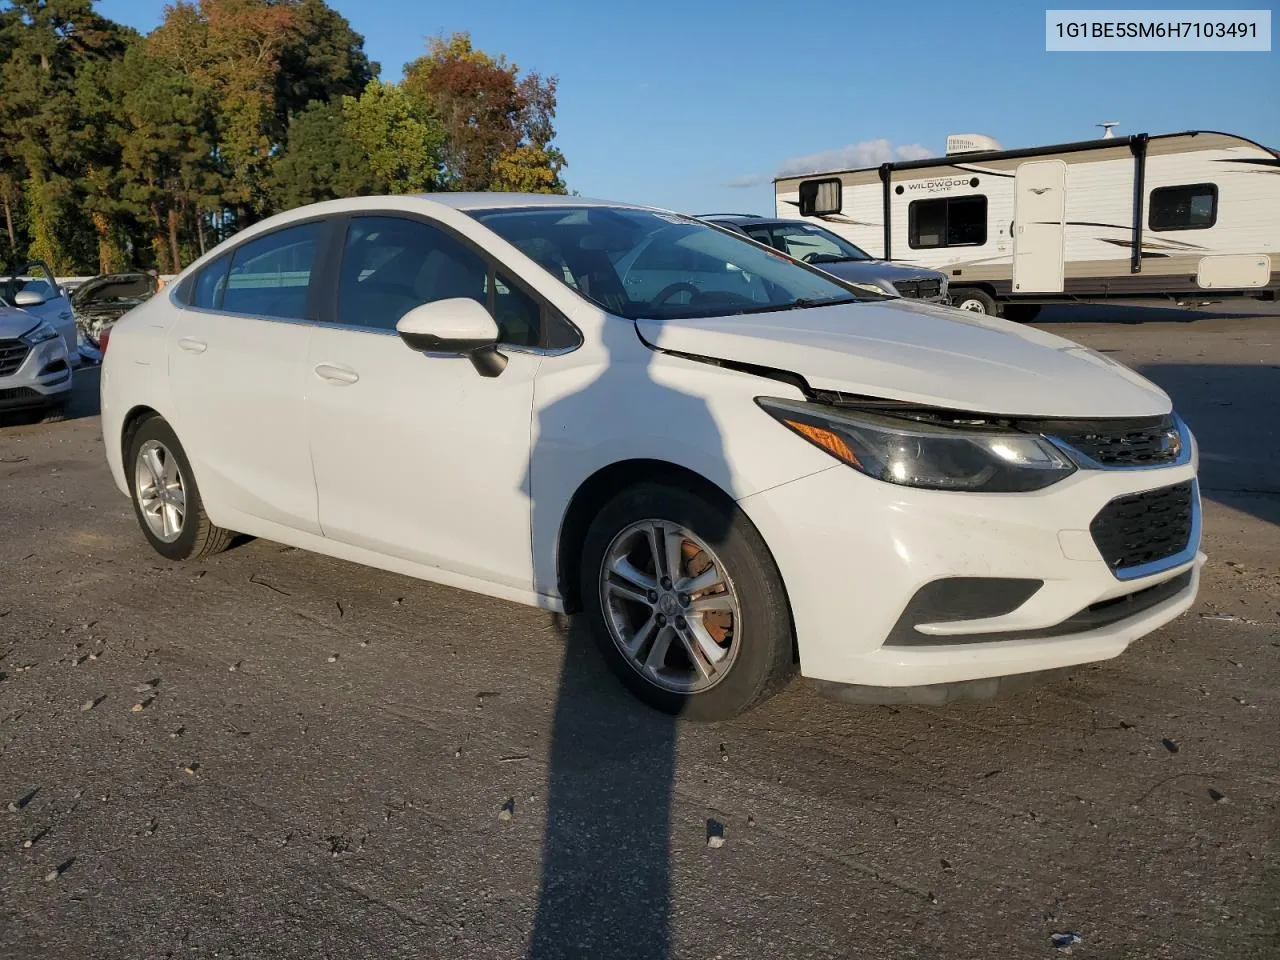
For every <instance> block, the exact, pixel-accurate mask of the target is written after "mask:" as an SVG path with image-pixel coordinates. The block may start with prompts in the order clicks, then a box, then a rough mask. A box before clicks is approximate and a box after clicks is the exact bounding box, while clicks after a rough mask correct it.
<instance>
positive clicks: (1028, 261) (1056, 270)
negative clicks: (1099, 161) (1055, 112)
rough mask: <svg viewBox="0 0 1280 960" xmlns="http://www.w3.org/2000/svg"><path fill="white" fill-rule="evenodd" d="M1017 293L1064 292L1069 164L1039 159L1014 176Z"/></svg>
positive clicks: (1014, 274) (1014, 287)
mask: <svg viewBox="0 0 1280 960" xmlns="http://www.w3.org/2000/svg"><path fill="white" fill-rule="evenodd" d="M1014 184H1015V185H1016V190H1017V199H1016V200H1015V202H1014V213H1013V216H1014V226H1013V292H1014V294H1020V293H1061V292H1062V274H1063V242H1064V235H1065V226H1066V219H1067V165H1066V164H1065V163H1063V162H1062V161H1061V160H1036V161H1033V162H1031V163H1024V164H1022V165H1020V166H1019V167H1018V172H1017V175H1016V177H1015V179H1014Z"/></svg>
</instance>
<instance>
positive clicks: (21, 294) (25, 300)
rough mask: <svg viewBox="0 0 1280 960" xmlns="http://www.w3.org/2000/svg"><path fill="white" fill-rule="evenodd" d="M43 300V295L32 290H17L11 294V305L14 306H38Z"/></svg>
mask: <svg viewBox="0 0 1280 960" xmlns="http://www.w3.org/2000/svg"><path fill="white" fill-rule="evenodd" d="M44 302H45V299H44V297H42V296H41V295H40V294H38V293H36V292H35V291H34V290H19V291H18V292H17V293H15V294H14V295H13V305H14V306H15V307H38V306H40V305H41V304H43V303H44Z"/></svg>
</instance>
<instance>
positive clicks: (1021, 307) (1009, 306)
mask: <svg viewBox="0 0 1280 960" xmlns="http://www.w3.org/2000/svg"><path fill="white" fill-rule="evenodd" d="M1001 315H1002V316H1003V317H1004V318H1005V319H1006V320H1012V321H1013V322H1014V323H1030V322H1031V321H1032V320H1034V319H1035V318H1036V317H1038V316H1039V315H1040V304H1038V303H1006V304H1005V305H1004V310H1003V311H1002V313H1001Z"/></svg>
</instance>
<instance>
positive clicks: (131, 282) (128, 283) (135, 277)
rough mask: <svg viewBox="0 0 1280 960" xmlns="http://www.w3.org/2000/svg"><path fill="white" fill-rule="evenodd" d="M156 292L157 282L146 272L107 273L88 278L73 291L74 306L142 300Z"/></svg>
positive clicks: (72, 301) (72, 300) (72, 303)
mask: <svg viewBox="0 0 1280 960" xmlns="http://www.w3.org/2000/svg"><path fill="white" fill-rule="evenodd" d="M155 292H156V282H155V280H154V279H153V278H152V277H151V276H150V274H146V273H107V274H103V275H102V276H99V277H93V278H92V279H89V280H86V281H85V282H84V283H82V284H80V286H78V287H76V288H75V290H73V291H72V292H71V305H72V306H73V307H87V306H90V305H91V304H97V303H100V302H103V301H107V302H119V301H132V302H135V303H136V302H140V301H142V300H145V299H147V298H148V297H149V296H151V295H152V294H153V293H155Z"/></svg>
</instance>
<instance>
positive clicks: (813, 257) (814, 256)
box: [800, 250, 822, 263]
mask: <svg viewBox="0 0 1280 960" xmlns="http://www.w3.org/2000/svg"><path fill="white" fill-rule="evenodd" d="M820 256H822V254H820V253H819V252H818V251H817V250H810V251H809V252H808V253H806V254H805V255H804V256H803V257H801V258H800V259H801V260H803V261H804V262H805V263H817V262H818V258H819V257H820Z"/></svg>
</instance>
